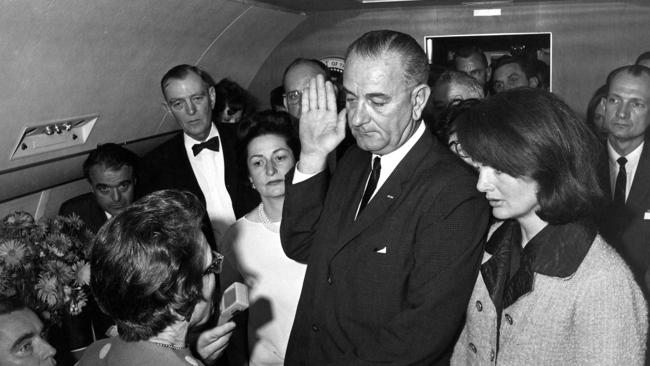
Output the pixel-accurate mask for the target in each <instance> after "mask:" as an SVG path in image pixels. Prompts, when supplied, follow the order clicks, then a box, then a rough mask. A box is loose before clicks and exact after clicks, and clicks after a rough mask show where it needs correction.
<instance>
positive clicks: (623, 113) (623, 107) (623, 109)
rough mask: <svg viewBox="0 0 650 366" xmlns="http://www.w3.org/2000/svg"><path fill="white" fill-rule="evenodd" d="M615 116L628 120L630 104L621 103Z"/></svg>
mask: <svg viewBox="0 0 650 366" xmlns="http://www.w3.org/2000/svg"><path fill="white" fill-rule="evenodd" d="M616 115H617V116H619V117H620V118H628V117H629V116H630V104H629V103H621V104H620V105H619V106H618V109H617V110H616Z"/></svg>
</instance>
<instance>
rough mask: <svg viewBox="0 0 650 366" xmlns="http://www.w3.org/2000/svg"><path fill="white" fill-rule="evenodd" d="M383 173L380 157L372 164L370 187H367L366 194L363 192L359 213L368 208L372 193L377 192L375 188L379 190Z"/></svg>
mask: <svg viewBox="0 0 650 366" xmlns="http://www.w3.org/2000/svg"><path fill="white" fill-rule="evenodd" d="M380 172H381V159H380V158H379V156H377V157H376V158H375V160H373V162H372V170H371V171H370V178H369V179H368V185H367V186H366V190H365V192H363V198H361V204H360V205H359V213H361V211H363V209H364V208H365V207H366V205H367V204H368V201H370V197H372V193H373V192H374V191H375V188H377V182H378V181H379V173H380Z"/></svg>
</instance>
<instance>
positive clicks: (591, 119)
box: [587, 85, 607, 144]
mask: <svg viewBox="0 0 650 366" xmlns="http://www.w3.org/2000/svg"><path fill="white" fill-rule="evenodd" d="M606 98H607V85H603V86H601V87H600V88H598V89H596V91H595V92H594V95H593V96H592V97H591V100H590V101H589V105H588V106H587V124H588V125H589V127H591V129H592V130H593V131H594V132H595V133H596V135H597V136H598V139H599V140H600V141H601V142H602V143H603V144H605V142H606V141H607V126H606V125H605V99H606Z"/></svg>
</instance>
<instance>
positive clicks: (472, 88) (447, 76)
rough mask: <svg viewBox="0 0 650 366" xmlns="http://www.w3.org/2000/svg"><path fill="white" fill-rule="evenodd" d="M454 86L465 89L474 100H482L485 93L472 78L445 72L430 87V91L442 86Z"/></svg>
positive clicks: (456, 72) (457, 72)
mask: <svg viewBox="0 0 650 366" xmlns="http://www.w3.org/2000/svg"><path fill="white" fill-rule="evenodd" d="M447 84H454V85H459V86H462V87H464V88H466V89H467V90H468V91H469V92H470V94H471V95H472V96H474V97H476V98H484V97H485V92H484V91H483V86H482V85H481V84H480V83H479V82H478V81H476V79H474V78H473V77H471V76H469V75H467V74H465V73H464V72H460V71H454V70H447V71H445V72H443V73H442V74H440V77H438V80H436V82H435V84H434V85H432V86H431V89H435V88H437V87H440V86H442V85H447Z"/></svg>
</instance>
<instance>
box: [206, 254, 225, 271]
mask: <svg viewBox="0 0 650 366" xmlns="http://www.w3.org/2000/svg"><path fill="white" fill-rule="evenodd" d="M222 263H223V255H221V254H219V253H217V252H216V251H214V250H213V251H212V263H210V265H209V266H208V268H206V269H205V270H204V271H203V276H207V275H209V274H210V273H214V274H219V273H221V264H222Z"/></svg>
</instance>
